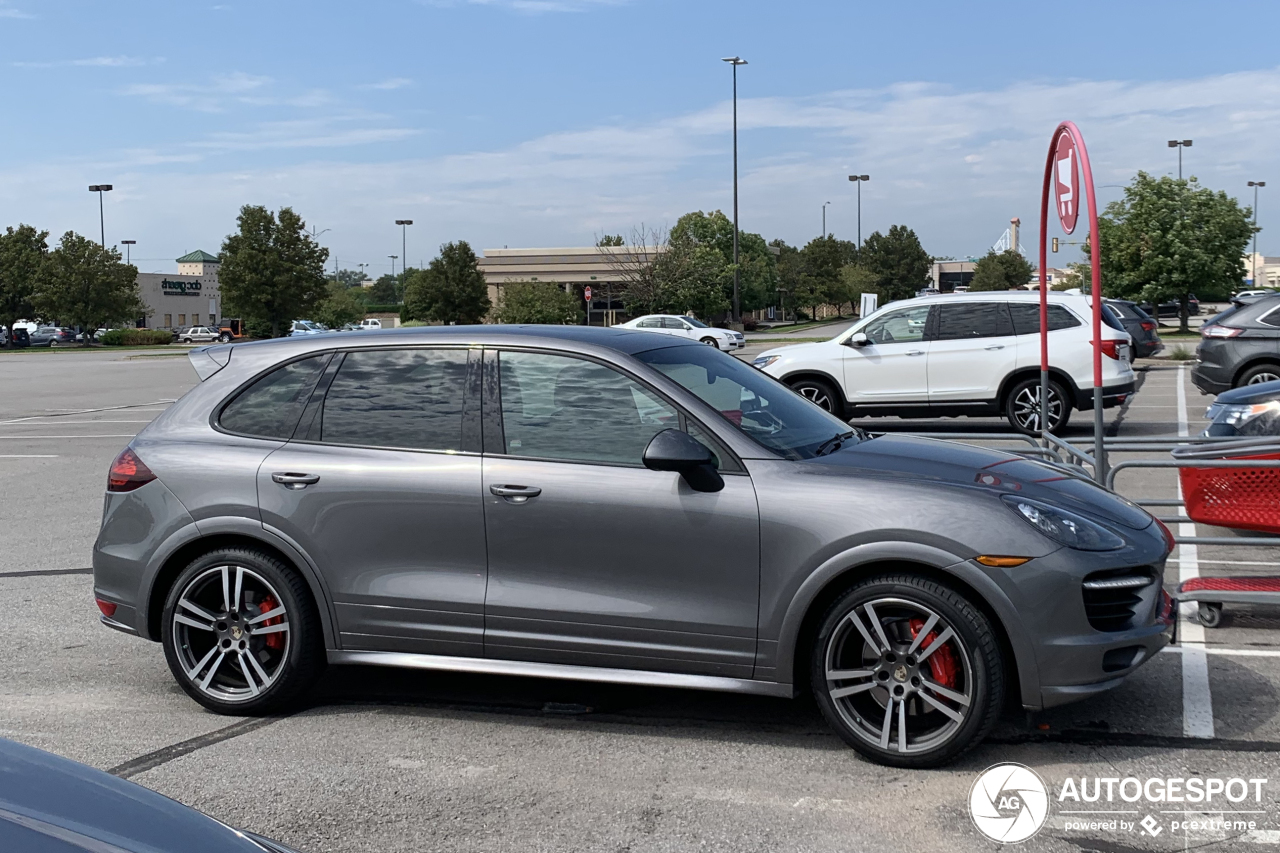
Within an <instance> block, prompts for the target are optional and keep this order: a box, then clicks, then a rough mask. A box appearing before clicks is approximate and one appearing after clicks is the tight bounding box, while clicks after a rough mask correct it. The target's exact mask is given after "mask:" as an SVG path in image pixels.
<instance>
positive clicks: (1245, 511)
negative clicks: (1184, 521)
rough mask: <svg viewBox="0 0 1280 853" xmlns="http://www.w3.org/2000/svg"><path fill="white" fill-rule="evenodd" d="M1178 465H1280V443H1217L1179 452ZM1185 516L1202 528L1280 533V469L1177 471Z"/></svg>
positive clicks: (1271, 440)
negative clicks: (1210, 462) (1211, 462)
mask: <svg viewBox="0 0 1280 853" xmlns="http://www.w3.org/2000/svg"><path fill="white" fill-rule="evenodd" d="M1173 457H1174V459H1175V460H1177V461H1179V462H1182V461H1191V460H1196V461H1202V460H1204V461H1207V460H1223V461H1232V462H1249V461H1255V460H1258V461H1261V460H1268V461H1272V460H1280V443H1277V442H1276V441H1275V439H1270V440H1268V441H1266V442H1265V443H1262V442H1256V441H1227V442H1214V443H1213V444H1211V445H1200V446H1199V447H1180V448H1178V449H1177V450H1175V451H1173ZM1178 477H1179V479H1180V480H1181V481H1182V501H1183V504H1184V505H1185V506H1186V510H1187V516H1188V517H1189V518H1191V519H1192V520H1193V521H1198V522H1200V523H1201V524H1213V525H1216V526H1218V527H1231V528H1236V529H1239V530H1259V531H1262V532H1264V533H1280V468H1250V467H1248V466H1244V465H1241V466H1240V467H1230V468H1182V467H1180V468H1178Z"/></svg>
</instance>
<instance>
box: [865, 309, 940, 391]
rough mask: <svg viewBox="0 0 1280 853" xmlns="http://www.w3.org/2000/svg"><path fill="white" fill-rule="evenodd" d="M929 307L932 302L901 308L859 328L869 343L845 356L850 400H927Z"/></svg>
mask: <svg viewBox="0 0 1280 853" xmlns="http://www.w3.org/2000/svg"><path fill="white" fill-rule="evenodd" d="M929 311H930V304H928V303H926V304H923V305H912V306H909V307H905V308H899V309H898V310H896V311H889V312H887V313H885V314H883V315H881V316H880V317H877V318H876V319H874V320H872V321H871V322H870V323H868V324H867V325H866V326H864V327H863V328H862V329H861V330H860V331H861V332H862V333H863V334H865V335H866V336H867V343H866V344H865V345H863V346H849V347H847V349H848V352H846V353H845V357H844V385H845V389H846V392H847V395H848V397H849V401H850V402H852V403H854V404H855V405H877V404H887V403H899V402H918V403H921V404H924V403H927V402H928V399H929V376H928V367H927V365H928V355H929V347H930V343H929V341H928V339H927V337H926V335H925V331H926V329H927V328H928V325H929Z"/></svg>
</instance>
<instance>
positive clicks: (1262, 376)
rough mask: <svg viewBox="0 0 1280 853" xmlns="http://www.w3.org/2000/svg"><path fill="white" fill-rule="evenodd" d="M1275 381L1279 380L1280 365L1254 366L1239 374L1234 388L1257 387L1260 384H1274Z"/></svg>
mask: <svg viewBox="0 0 1280 853" xmlns="http://www.w3.org/2000/svg"><path fill="white" fill-rule="evenodd" d="M1277 379H1280V364H1270V363H1268V364H1255V365H1254V366H1253V367H1251V368H1249V369H1248V370H1246V371H1245V372H1244V373H1241V374H1240V378H1239V379H1237V380H1236V385H1235V387H1237V388H1240V387H1243V386H1245V385H1257V384H1259V383H1261V382H1274V381H1276V380H1277Z"/></svg>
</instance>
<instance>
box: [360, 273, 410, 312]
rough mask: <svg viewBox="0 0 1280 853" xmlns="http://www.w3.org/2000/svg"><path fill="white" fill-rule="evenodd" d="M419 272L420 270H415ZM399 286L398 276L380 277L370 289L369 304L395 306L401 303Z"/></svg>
mask: <svg viewBox="0 0 1280 853" xmlns="http://www.w3.org/2000/svg"><path fill="white" fill-rule="evenodd" d="M414 272H418V270H414ZM396 285H397V276H394V275H391V274H390V273H388V274H387V275H383V276H379V277H378V280H377V281H375V282H374V283H373V287H370V288H369V302H370V304H372V305H394V304H395V303H397V302H399V301H400V296H399V293H398V291H399V288H398V287H397V286H396Z"/></svg>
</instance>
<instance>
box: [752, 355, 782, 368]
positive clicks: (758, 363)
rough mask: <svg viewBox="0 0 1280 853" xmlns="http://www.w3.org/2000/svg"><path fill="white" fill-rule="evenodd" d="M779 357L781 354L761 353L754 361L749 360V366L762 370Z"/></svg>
mask: <svg viewBox="0 0 1280 853" xmlns="http://www.w3.org/2000/svg"><path fill="white" fill-rule="evenodd" d="M780 358H782V356H780V355H762V356H760V357H759V358H757V359H756V360H755V361H753V362H751V366H752V367H757V368H759V369H760V370H764V369H765V368H766V367H768V366H769V365H771V364H773V363H774V362H775V361H777V360H778V359H780Z"/></svg>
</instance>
